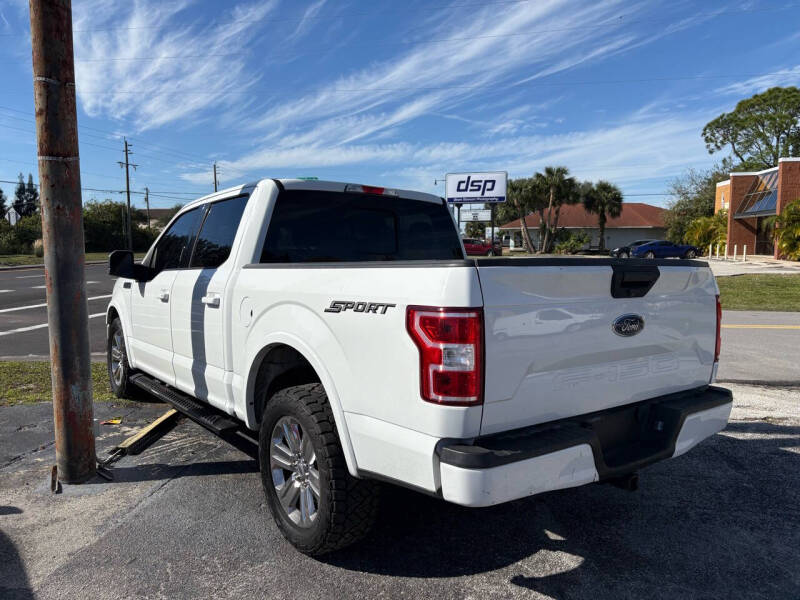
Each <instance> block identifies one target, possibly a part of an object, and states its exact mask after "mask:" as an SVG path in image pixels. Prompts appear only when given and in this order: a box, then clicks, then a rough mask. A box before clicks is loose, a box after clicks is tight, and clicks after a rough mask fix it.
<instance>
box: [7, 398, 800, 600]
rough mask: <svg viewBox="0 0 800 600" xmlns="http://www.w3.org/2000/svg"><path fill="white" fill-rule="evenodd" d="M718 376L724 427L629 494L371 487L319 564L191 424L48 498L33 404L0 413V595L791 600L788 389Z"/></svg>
mask: <svg viewBox="0 0 800 600" xmlns="http://www.w3.org/2000/svg"><path fill="white" fill-rule="evenodd" d="M731 388H732V389H733V391H734V398H735V408H734V411H733V415H732V420H731V423H730V425H729V426H728V428H727V429H726V430H725V431H724V432H722V433H720V434H718V435H716V436H714V437H713V438H712V439H710V440H708V441H706V442H704V443H703V444H702V445H700V446H699V447H697V448H696V449H694V450H693V451H692V452H690V453H688V454H687V455H684V456H682V457H679V458H677V459H674V460H668V461H665V462H662V463H659V464H657V465H654V466H652V467H650V468H648V469H645V470H644V471H643V472H642V473H641V480H640V490H639V491H638V492H633V493H632V492H625V491H622V490H619V489H617V488H614V487H611V486H608V485H590V486H586V487H582V488H575V489H569V490H562V491H558V492H552V493H548V494H544V495H541V496H536V497H532V498H529V499H525V500H520V501H517V502H513V503H510V504H506V505H501V506H497V507H493V508H487V509H464V508H459V507H457V506H453V505H449V504H446V503H444V502H442V501H440V500H437V499H435V498H429V497H426V496H422V495H419V494H416V493H414V492H410V491H406V490H402V489H400V488H395V487H391V486H386V488H385V489H384V498H383V500H384V501H383V508H382V511H381V516H380V521H379V523H378V526H377V527H376V529H375V531H374V532H373V533H372V535H371V536H370V537H369V538H368V539H367V540H366V541H365V542H364V543H362V544H361V545H360V546H357V547H354V548H351V549H349V550H346V551H343V552H340V553H338V554H333V555H329V556H326V557H323V558H321V559H313V558H308V557H306V556H303V555H301V554H298V553H297V552H296V551H295V550H294V549H293V548H292V547H291V546H290V545H289V544H288V543H287V542H285V541H284V540H283V538H282V537H281V535H280V533H279V532H278V530H277V528H276V527H275V525H274V524H273V523H272V520H271V518H270V516H269V513H268V511H267V509H266V507H265V504H264V496H263V493H262V489H261V482H260V479H259V474H258V472H257V470H256V464H255V462H254V461H253V460H252V459H251V458H250V457H249V456H247V455H245V454H243V453H241V452H239V451H238V450H235V449H233V448H232V447H230V446H228V445H227V444H225V443H224V442H222V441H220V440H219V439H217V438H215V437H213V436H212V435H211V434H208V433H207V432H205V430H203V429H201V428H200V427H198V426H197V425H195V424H193V423H191V422H188V421H185V422H183V423H182V424H180V425H179V426H178V427H177V428H176V429H175V430H174V431H173V432H171V433H170V434H168V435H167V436H166V437H165V438H163V439H162V440H161V441H160V442H159V443H158V444H156V445H155V446H153V447H152V448H150V449H149V450H147V451H145V452H144V453H143V454H141V455H139V456H138V457H126V458H124V459H123V460H122V461H120V462H119V463H117V465H116V467H115V468H114V472H115V475H116V479H115V482H114V483H95V484H90V485H86V486H83V487H80V488H75V487H70V488H68V489H66V490H65V492H64V493H62V494H60V495H56V496H53V495H50V494H49V493H48V492H47V491H45V489H46V486H45V480H46V476H47V473H48V471H49V465H51V464H52V463H53V451H52V446H49V445H44V448H43V449H39V444H40V443H42V444H44V442H43V441H42V440H46V439H48V428H49V427H51V415H50V412H49V411H50V406H49V404H40V405H34V406H15V407H7V408H5V409H0V440H2V442H0V444H2V445H3V446H4V447H5V446H7V445H12V446H13V447H10V449H9V451H6V452H4V453H3V454H2V460H3V463H2V467H0V596H2V597H4V598H145V597H147V598H157V597H163V598H197V597H212V596H213V597H220V598H233V597H236V598H248V597H259V598H375V597H401V596H403V597H409V598H422V597H435V598H476V599H478V598H479V599H481V600H483V599H487V598H593V599H604V598H609V599H619V598H645V597H646V598H669V599H675V598H770V599H773V598H787V599H788V598H798V597H800V570H799V569H798V568H797V565H798V562H799V561H800V550H798V548H800V512H798V509H797V507H798V506H800V443H799V442H800V403H798V393H799V392H800V390H798V389H794V388H791V389H775V388H761V387H751V386H743V385H732V386H731ZM163 410H164V407H163V406H162V405H158V404H151V403H145V404H141V405H134V406H132V407H113V406H111V405H107V404H106V405H98V416H99V417H101V418H105V417H106V416H108V415H111V414H115V413H117V414H119V415H120V416H123V424H122V425H121V426H117V427H109V426H103V427H102V428H101V434H102V435H101V437H100V438H99V441H98V446H99V447H100V449H101V450H102V449H103V448H106V449H107V448H109V447H110V446H111V445H112V444H113V443H114V442H115V440H118V439H121V438H122V437H124V436H125V435H130V433H131V432H133V431H134V430H135V428H136V427H138V426H139V425H140V424H141V423H144V422H146V421H148V420H151V419H152V418H154V417H155V416H156V415H158V414H159V413H161V412H163ZM31 432H33V434H32V433H31ZM36 432H38V433H36Z"/></svg>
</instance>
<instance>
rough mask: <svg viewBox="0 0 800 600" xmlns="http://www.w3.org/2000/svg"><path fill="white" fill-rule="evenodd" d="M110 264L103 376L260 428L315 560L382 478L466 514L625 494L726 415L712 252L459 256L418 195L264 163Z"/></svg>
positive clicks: (364, 514)
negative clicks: (259, 176)
mask: <svg viewBox="0 0 800 600" xmlns="http://www.w3.org/2000/svg"><path fill="white" fill-rule="evenodd" d="M109 261H110V272H111V273H112V274H114V275H116V276H117V277H118V279H117V281H116V284H115V287H114V291H113V295H112V298H111V301H110V304H109V306H108V314H107V324H108V370H109V377H110V381H111V386H112V388H113V390H114V392H115V393H116V394H117V395H118V396H125V395H126V394H128V393H129V392H130V391H131V389H132V386H133V385H136V386H138V387H141V388H144V389H145V390H147V391H148V392H150V393H152V394H155V395H156V396H158V397H159V398H162V399H163V400H166V401H168V402H170V403H172V404H173V405H174V406H176V407H178V408H179V409H180V410H181V411H183V412H185V413H186V414H188V415H190V416H192V418H194V419H195V420H197V421H198V422H199V423H201V424H202V425H204V426H206V427H207V428H209V429H211V430H212V431H216V432H229V431H231V430H232V429H235V428H237V427H238V428H240V430H241V431H245V432H254V433H253V434H252V437H253V438H256V435H257V438H258V441H259V446H258V452H259V459H260V461H259V462H260V468H261V476H262V480H263V485H264V490H265V493H266V497H267V504H268V506H269V508H270V510H271V512H272V515H273V517H274V519H275V521H276V522H277V524H278V526H279V528H280V530H281V531H282V532H283V534H284V535H285V536H286V538H287V539H288V540H289V541H290V542H291V543H292V544H294V545H295V546H296V547H297V548H298V549H299V550H301V551H303V552H305V553H309V554H320V553H323V552H327V551H331V550H334V549H337V548H341V547H343V546H344V545H347V544H349V543H352V542H353V541H355V540H357V539H358V538H359V537H361V536H363V535H364V534H365V533H366V531H367V530H368V528H369V526H370V524H371V521H372V520H373V518H374V516H375V512H376V503H377V491H378V488H379V486H380V487H382V488H383V489H384V490H390V489H391V486H386V485H384V484H383V483H379V482H389V483H393V484H397V485H402V486H407V487H410V488H413V489H416V490H419V491H421V492H425V493H428V494H431V495H435V496H438V497H440V498H442V499H444V500H445V501H448V502H454V503H456V504H460V505H464V506H470V507H480V506H488V505H493V504H497V503H501V502H507V501H510V500H514V499H517V498H523V497H526V496H530V495H533V494H538V493H541V492H546V491H548V490H557V489H562V488H568V487H573V486H579V485H584V484H588V483H592V482H611V483H616V484H618V485H622V486H623V487H626V486H627V487H629V488H630V487H633V484H634V483H635V478H636V474H637V472H638V471H639V469H641V468H642V467H645V466H646V465H649V464H651V463H654V462H656V461H659V460H662V459H667V458H671V457H675V456H678V455H680V454H683V453H684V452H686V451H687V450H689V449H690V448H692V447H693V446H695V445H696V444H697V443H699V442H700V441H701V440H703V439H705V438H707V437H709V436H711V435H712V434H714V433H716V432H718V431H720V430H721V429H723V428H724V427H725V425H726V423H727V421H728V417H729V414H730V410H731V394H730V392H729V391H728V390H726V389H722V388H719V387H715V386H713V385H711V384H713V382H714V378H715V374H716V370H717V362H718V358H719V350H720V307H719V296H718V294H719V292H718V288H717V285H716V282H715V280H714V277H713V275H712V273H711V271H710V270H709V268H708V266H707V265H706V264H705V263H703V262H698V261H694V260H669V261H666V260H647V261H645V260H636V259H631V260H619V259H614V258H609V257H605V258H585V259H584V258H575V257H569V258H540V259H536V258H528V259H525V258H519V259H514V258H495V259H492V258H487V259H472V260H469V259H467V258H466V256H465V254H464V248H463V246H462V243H461V241H460V239H459V235H458V231H457V229H456V226H455V223H454V221H453V218H452V216H451V214H450V212H449V211H448V209H447V206H446V205H445V204H444V202H443V200H442V199H441V198H438V197H435V196H432V195H428V194H423V193H418V192H412V191H405V190H392V189H385V188H380V187H371V186H366V185H356V184H345V183H332V182H322V181H300V180H285V179H284V180H277V179H275V180H273V179H264V180H262V181H259V182H257V183H254V184H251V185H245V186H242V187H237V188H235V189H230V190H226V191H222V192H219V193H215V194H213V195H211V196H207V197H205V198H201V199H199V200H197V201H194V202H190V203H189V204H187V205H186V206H184V207H183V208H182V209H181V210H180V211H179V212H178V213H177V214H176V215H175V217H174V218H173V219H172V221H171V222H170V223H169V225H168V226H167V227H166V228H165V230H164V231H163V232H162V233H161V235H160V236H159V238H158V239H157V240H156V242H155V243H154V244H153V246H152V247H151V248H150V250H149V251H148V253H147V254H146V256H145V257H144V259H143V260H142V262H141V263H134V261H133V256H132V254H131V253H130V252H126V251H116V252H114V253H112V255H111V257H110V259H109ZM255 432H257V434H256V433H255ZM676 484H677V483H676Z"/></svg>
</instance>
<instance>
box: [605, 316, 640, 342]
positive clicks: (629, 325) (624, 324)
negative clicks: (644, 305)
mask: <svg viewBox="0 0 800 600" xmlns="http://www.w3.org/2000/svg"><path fill="white" fill-rule="evenodd" d="M611 329H612V330H614V333H616V334H617V335H621V336H622V337H631V336H632V335H636V334H637V333H639V332H640V331H641V330H642V329H644V319H643V318H642V317H640V316H639V315H622V316H621V317H617V319H616V320H615V321H614V323H613V324H612V325H611Z"/></svg>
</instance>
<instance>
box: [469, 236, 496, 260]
mask: <svg viewBox="0 0 800 600" xmlns="http://www.w3.org/2000/svg"><path fill="white" fill-rule="evenodd" d="M462 241H463V242H464V250H466V251H467V255H469V256H502V255H503V244H502V243H501V242H500V241H499V240H496V241H495V243H494V248H492V245H491V244H490V243H489V242H488V241H487V240H478V239H475V238H464V239H463V240H462Z"/></svg>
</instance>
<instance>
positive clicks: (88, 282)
mask: <svg viewBox="0 0 800 600" xmlns="http://www.w3.org/2000/svg"><path fill="white" fill-rule="evenodd" d="M90 283H100V282H99V281H87V282H86V285H89V284H90Z"/></svg>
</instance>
